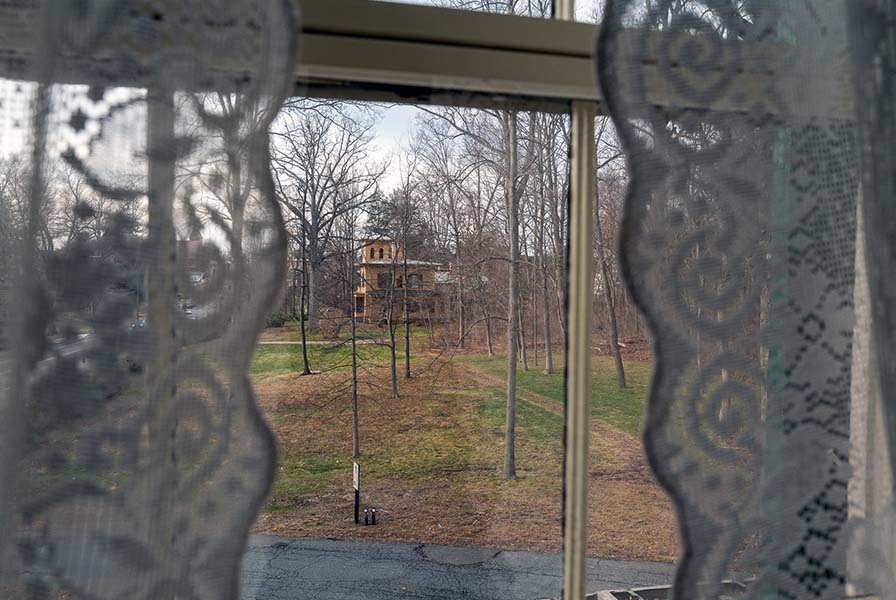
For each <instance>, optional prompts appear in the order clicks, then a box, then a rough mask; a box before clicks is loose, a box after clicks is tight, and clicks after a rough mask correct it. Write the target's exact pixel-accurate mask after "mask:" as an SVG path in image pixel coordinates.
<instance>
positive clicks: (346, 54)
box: [0, 0, 600, 600]
mask: <svg viewBox="0 0 896 600" xmlns="http://www.w3.org/2000/svg"><path fill="white" fill-rule="evenodd" d="M296 1H297V4H298V7H299V12H300V18H299V23H300V35H299V51H298V55H297V56H296V80H295V81H296V85H295V90H294V93H295V95H302V96H314V97H328V98H337V99H353V100H366V101H372V102H401V103H407V104H448V105H456V106H482V107H492V108H494V107H497V108H505V109H517V110H538V111H544V112H555V113H568V114H571V116H572V127H573V137H572V143H571V148H570V153H571V160H570V163H571V171H572V177H571V179H570V194H569V208H570V210H569V215H570V216H569V238H568V239H569V277H568V285H569V288H568V290H567V318H568V324H569V325H568V327H567V331H568V334H567V335H568V337H567V341H566V344H567V367H566V371H567V373H566V374H567V379H566V391H565V402H564V406H565V411H564V412H565V419H564V420H565V427H564V431H565V434H564V435H565V439H564V448H565V452H564V461H565V463H564V465H565V468H564V480H563V487H564V490H563V491H564V493H563V497H564V500H563V501H564V506H563V511H564V512H563V524H564V529H563V553H564V575H563V598H564V600H572V599H575V600H582V599H583V598H584V597H585V594H586V591H587V590H586V587H585V584H586V577H585V576H586V572H585V564H586V561H585V552H586V548H587V536H586V506H587V484H588V431H589V412H590V411H589V410H588V405H589V388H590V368H589V364H590V363H589V360H588V359H589V355H590V348H589V343H588V341H589V340H588V339H587V335H584V332H588V331H590V329H591V327H590V314H591V296H592V294H591V293H590V287H589V286H590V282H591V279H592V278H591V275H590V273H591V272H592V269H593V264H592V263H593V257H592V255H591V248H592V243H591V235H592V233H593V232H592V227H591V223H592V218H593V215H592V214H591V198H592V197H593V193H594V177H593V170H594V117H595V116H596V115H597V114H598V111H599V110H600V94H599V91H598V87H597V85H596V83H595V79H594V66H593V65H594V63H593V58H592V53H593V48H594V38H595V35H596V33H597V29H596V27H595V26H594V25H591V24H585V23H576V22H574V21H573V16H574V8H575V7H574V0H554V5H555V6H554V18H551V19H542V18H532V17H522V16H513V15H500V14H492V13H483V12H474V11H465V10H456V9H446V8H439V7H430V6H419V5H410V4H399V3H388V2H379V1H377V0H296ZM39 10H41V8H40V7H39V6H35V7H33V8H28V7H15V8H10V9H0V14H2V15H3V17H4V18H0V40H2V48H0V77H4V78H8V79H19V80H29V79H30V80H39V79H40V77H39V75H40V74H39V73H38V72H37V71H38V68H39V66H38V65H39V62H40V61H34V60H29V57H32V56H37V55H40V53H41V50H42V49H41V48H40V46H39V41H38V40H40V39H41V32H39V31H36V28H35V27H33V26H32V25H33V23H39V22H40V18H41V17H40V15H39V14H38V12H37V11H39ZM30 11H34V12H33V13H32V12H30ZM240 67H241V65H230V64H228V65H227V67H226V68H232V69H236V70H239V68H240ZM95 77H96V76H95V75H94V74H93V69H92V68H91V64H90V63H89V62H88V59H79V57H77V56H70V57H67V64H66V70H65V72H64V74H63V77H62V78H61V79H59V80H58V83H77V84H87V85H92V84H103V85H107V84H108V81H105V80H101V79H99V80H97V79H95ZM119 85H122V86H134V87H146V86H147V82H145V81H140V80H137V79H134V80H128V81H121V82H119ZM366 308H367V307H366V306H365V309H366ZM577 332H578V334H577Z"/></svg>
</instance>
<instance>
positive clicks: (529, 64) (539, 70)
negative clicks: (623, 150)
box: [296, 0, 599, 112]
mask: <svg viewBox="0 0 896 600" xmlns="http://www.w3.org/2000/svg"><path fill="white" fill-rule="evenodd" d="M299 6H300V11H301V17H300V22H301V31H302V35H301V37H300V46H301V47H300V50H299V56H298V60H297V90H296V92H297V95H312V96H330V97H334V96H335V97H348V98H353V99H366V100H375V101H384V102H403V103H414V104H424V103H428V104H452V105H467V106H507V107H517V108H527V109H533V110H544V111H549V112H561V111H562V112H568V111H569V109H570V103H571V102H572V101H575V100H590V101H598V100H599V94H598V91H597V85H596V83H595V77H594V62H593V58H592V55H593V50H594V38H595V35H596V32H597V30H596V28H595V27H594V26H593V25H588V24H582V23H574V22H569V21H560V20H554V19H541V18H533V17H524V16H517V15H506V14H495V13H485V12H476V11H469V10H457V9H450V8H441V7H433V6H420V5H409V4H399V3H389V2H379V1H376V0H299Z"/></svg>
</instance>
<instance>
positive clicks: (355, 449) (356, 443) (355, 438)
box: [348, 232, 361, 458]
mask: <svg viewBox="0 0 896 600" xmlns="http://www.w3.org/2000/svg"><path fill="white" fill-rule="evenodd" d="M352 247H354V232H353V233H352ZM351 256H354V254H353V253H352V254H351ZM348 273H349V274H348V277H349V282H350V284H351V285H350V286H349V287H351V288H352V290H354V289H355V265H354V260H352V263H351V265H350V268H349V272H348ZM354 302H355V299H354V296H353V297H352V310H351V312H350V313H349V314H350V315H351V323H352V457H353V458H358V457H359V456H361V427H360V423H359V421H360V415H359V414H358V344H357V342H358V327H357V324H356V323H355V305H354Z"/></svg>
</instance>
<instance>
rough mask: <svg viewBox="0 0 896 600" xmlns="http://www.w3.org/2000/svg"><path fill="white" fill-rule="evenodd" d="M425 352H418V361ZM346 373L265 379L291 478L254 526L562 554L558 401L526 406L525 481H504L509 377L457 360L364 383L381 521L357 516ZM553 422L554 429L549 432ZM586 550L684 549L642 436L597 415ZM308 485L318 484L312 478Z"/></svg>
mask: <svg viewBox="0 0 896 600" xmlns="http://www.w3.org/2000/svg"><path fill="white" fill-rule="evenodd" d="M427 364H428V362H427V360H426V359H421V360H420V361H419V364H415V366H416V367H419V368H421V369H423V367H424V366H425V365H427ZM346 376H347V375H346V373H344V372H335V373H329V374H326V375H315V376H312V377H305V378H303V377H300V376H297V375H292V374H289V375H281V376H276V377H269V378H266V379H263V380H261V381H259V382H258V383H257V384H256V391H257V393H258V398H259V402H260V404H261V405H262V408H263V410H264V411H265V412H266V414H267V415H268V417H269V420H270V421H271V423H272V426H273V428H274V430H275V433H276V435H277V438H278V440H279V445H280V451H281V461H280V463H281V469H282V470H281V474H282V477H281V480H280V481H279V482H278V484H277V487H276V488H275V491H274V494H273V497H272V500H271V503H270V505H269V508H268V510H267V511H266V512H265V513H264V514H263V515H262V516H260V517H259V519H258V521H257V524H256V530H257V531H260V532H266V533H274V534H279V535H291V536H310V537H331V538H343V539H368V540H381V541H405V542H420V543H439V544H452V545H463V546H482V547H496V548H504V549H514V550H539V551H558V550H559V549H560V542H561V529H560V519H561V489H562V487H561V481H562V480H561V477H562V439H561V436H562V425H559V426H558V423H560V424H562V420H560V419H559V417H558V416H557V415H559V411H560V409H559V408H558V406H557V403H556V402H553V401H551V400H550V399H546V398H540V397H538V396H537V395H535V394H529V393H522V394H521V401H522V402H526V403H529V405H531V406H529V407H523V408H527V411H528V412H527V413H526V414H527V415H528V416H527V417H526V418H527V419H529V420H528V421H527V420H521V424H523V425H525V424H527V423H530V425H527V426H521V427H520V431H519V435H518V445H517V465H518V478H517V480H515V481H503V480H502V479H501V477H500V472H501V465H502V461H503V428H502V427H501V422H500V421H499V420H498V421H496V419H495V415H494V414H493V413H494V411H493V410H492V412H489V410H490V409H489V407H491V409H493V408H494V406H495V402H500V398H501V393H502V392H501V386H500V382H496V381H493V380H492V379H491V378H489V377H488V376H486V375H485V374H483V373H481V372H479V371H477V370H475V369H473V368H472V367H470V366H469V365H467V364H462V363H459V362H451V363H448V362H439V363H437V364H436V366H435V367H434V368H432V369H429V370H427V371H423V372H421V373H419V374H418V375H417V376H415V378H414V379H412V380H411V381H409V382H404V381H402V382H401V397H400V398H399V399H397V400H393V399H391V398H390V397H389V393H388V389H387V385H386V384H387V383H388V374H387V371H386V370H385V369H382V370H378V371H372V372H370V373H369V374H368V376H367V380H368V382H369V383H368V385H365V386H364V387H363V389H362V399H361V406H362V410H361V440H362V453H363V457H362V459H361V460H360V462H361V463H362V465H363V466H364V469H365V473H364V475H363V492H364V504H369V505H372V506H375V507H377V509H378V514H379V523H378V526H377V527H375V528H373V527H356V526H355V525H354V523H353V520H352V505H353V492H352V489H351V462H352V459H351V457H350V446H351V437H350V436H351V434H350V432H351V415H350V411H349V409H350V407H349V400H348V397H349V396H348V394H347V393H346V390H345V387H344V384H345V379H346ZM546 432H547V433H546ZM590 441H591V455H592V460H591V476H592V481H591V489H590V503H589V511H590V513H589V518H590V523H591V527H590V529H589V553H590V554H591V555H593V556H600V557H613V558H622V559H644V560H671V559H672V558H673V557H674V556H675V554H676V550H677V545H676V534H675V526H674V519H673V516H672V512H671V509H670V505H669V502H668V500H667V499H666V497H665V495H664V494H663V493H662V491H661V490H660V489H659V488H658V486H657V485H656V484H655V483H654V482H653V480H652V478H651V476H650V474H649V470H648V469H647V467H646V464H645V462H644V457H643V454H642V451H641V447H640V444H639V443H638V441H637V440H636V439H635V438H633V437H632V436H630V435H628V434H626V433H623V432H621V431H618V430H615V429H613V428H611V427H609V426H607V425H604V424H601V423H594V424H593V426H592V437H591V440H590ZM309 482H310V483H309Z"/></svg>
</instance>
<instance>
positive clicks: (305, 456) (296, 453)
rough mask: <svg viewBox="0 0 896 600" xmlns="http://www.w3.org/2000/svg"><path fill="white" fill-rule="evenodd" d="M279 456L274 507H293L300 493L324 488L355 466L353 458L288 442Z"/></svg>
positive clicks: (272, 499)
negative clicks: (351, 459) (329, 453)
mask: <svg viewBox="0 0 896 600" xmlns="http://www.w3.org/2000/svg"><path fill="white" fill-rule="evenodd" d="M277 459H278V460H277V478H276V480H275V481H274V489H273V490H272V491H271V497H270V500H269V502H268V504H269V506H270V510H276V509H277V508H281V509H282V508H286V507H289V506H291V505H293V504H294V503H295V500H296V499H297V498H298V497H300V496H303V495H305V494H311V493H314V492H317V491H320V490H321V489H323V488H324V487H325V486H326V485H327V484H328V483H329V482H330V480H331V479H333V478H334V477H336V476H338V475H340V474H341V473H343V472H345V471H346V470H348V471H350V470H351V462H350V459H345V458H341V457H338V456H321V455H317V454H313V453H309V452H308V451H307V450H304V449H302V448H298V447H293V446H290V445H288V444H281V446H280V448H279V452H278V454H277Z"/></svg>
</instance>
